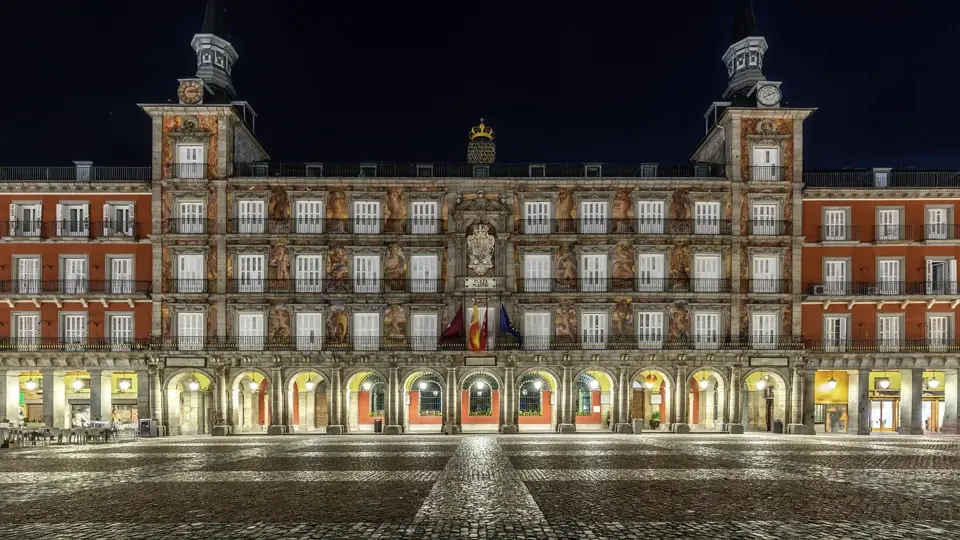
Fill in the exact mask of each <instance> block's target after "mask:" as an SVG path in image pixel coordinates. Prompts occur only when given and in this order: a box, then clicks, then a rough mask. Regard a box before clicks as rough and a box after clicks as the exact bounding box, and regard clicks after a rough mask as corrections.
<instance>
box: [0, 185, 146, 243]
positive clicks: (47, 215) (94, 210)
mask: <svg viewBox="0 0 960 540" xmlns="http://www.w3.org/2000/svg"><path fill="white" fill-rule="evenodd" d="M144 189H145V191H144V192H143V194H132V193H107V194H95V193H77V194H72V195H71V194H66V193H65V194H62V195H60V194H55V195H37V194H33V193H15V194H4V195H0V213H2V215H3V219H2V220H0V221H8V220H9V219H10V204H11V203H13V202H31V203H36V202H39V203H40V204H42V205H43V208H42V209H41V215H40V219H41V221H49V222H54V221H56V220H57V204H59V203H69V202H71V201H76V202H77V203H88V204H89V205H90V206H89V212H90V217H89V219H90V222H91V223H94V222H97V223H99V222H102V221H103V205H104V204H106V203H107V201H110V202H132V203H133V204H134V212H135V213H136V216H135V217H136V220H137V233H138V234H139V235H140V236H141V237H146V236H147V235H148V234H152V229H151V225H152V224H153V223H152V216H151V215H150V203H151V200H152V197H153V195H152V194H151V193H150V192H149V188H148V187H147V186H144ZM45 226H48V225H45ZM97 232H98V231H94V237H96V235H97Z"/></svg>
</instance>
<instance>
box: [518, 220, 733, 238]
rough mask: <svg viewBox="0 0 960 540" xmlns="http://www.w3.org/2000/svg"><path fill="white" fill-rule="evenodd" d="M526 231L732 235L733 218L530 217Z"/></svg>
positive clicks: (526, 221) (526, 222)
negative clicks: (731, 220)
mask: <svg viewBox="0 0 960 540" xmlns="http://www.w3.org/2000/svg"><path fill="white" fill-rule="evenodd" d="M521 231H522V232H523V234H665V235H705V236H717V235H729V234H731V227H730V221H729V220H720V219H648V218H639V219H638V218H634V219H613V218H586V217H585V218H580V219H549V218H535V217H528V218H527V219H525V220H524V221H523V224H522V228H521Z"/></svg>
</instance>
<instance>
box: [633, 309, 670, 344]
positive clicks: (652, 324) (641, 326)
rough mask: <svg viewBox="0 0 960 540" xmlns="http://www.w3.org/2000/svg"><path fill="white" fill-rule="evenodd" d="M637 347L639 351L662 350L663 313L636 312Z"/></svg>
mask: <svg viewBox="0 0 960 540" xmlns="http://www.w3.org/2000/svg"><path fill="white" fill-rule="evenodd" d="M636 318H637V324H636V327H637V346H638V347H639V348H640V349H657V350H659V349H662V348H663V339H664V334H665V332H664V326H665V325H664V316H663V311H638V312H637V314H636Z"/></svg>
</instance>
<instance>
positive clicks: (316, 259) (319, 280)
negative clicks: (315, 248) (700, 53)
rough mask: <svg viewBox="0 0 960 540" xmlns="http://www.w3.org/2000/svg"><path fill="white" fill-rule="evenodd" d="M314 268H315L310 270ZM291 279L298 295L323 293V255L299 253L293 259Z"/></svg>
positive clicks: (324, 269)
mask: <svg viewBox="0 0 960 540" xmlns="http://www.w3.org/2000/svg"><path fill="white" fill-rule="evenodd" d="M313 266H316V268H312V267H313ZM293 272H294V274H293V279H294V284H295V289H296V291H297V292H298V293H320V292H323V279H324V277H326V276H325V275H324V274H326V268H325V267H324V261H323V255H322V254H320V253H300V254H298V255H296V256H295V257H294V258H293Z"/></svg>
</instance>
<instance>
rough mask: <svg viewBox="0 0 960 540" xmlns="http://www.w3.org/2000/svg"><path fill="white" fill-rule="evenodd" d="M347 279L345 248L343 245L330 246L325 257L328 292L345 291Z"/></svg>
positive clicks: (348, 276)
mask: <svg viewBox="0 0 960 540" xmlns="http://www.w3.org/2000/svg"><path fill="white" fill-rule="evenodd" d="M349 281H350V270H349V269H348V268H347V250H346V249H344V248H343V246H330V251H329V252H328V257H327V283H328V284H327V289H328V290H329V291H330V292H342V291H346V290H347V285H348V284H349Z"/></svg>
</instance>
